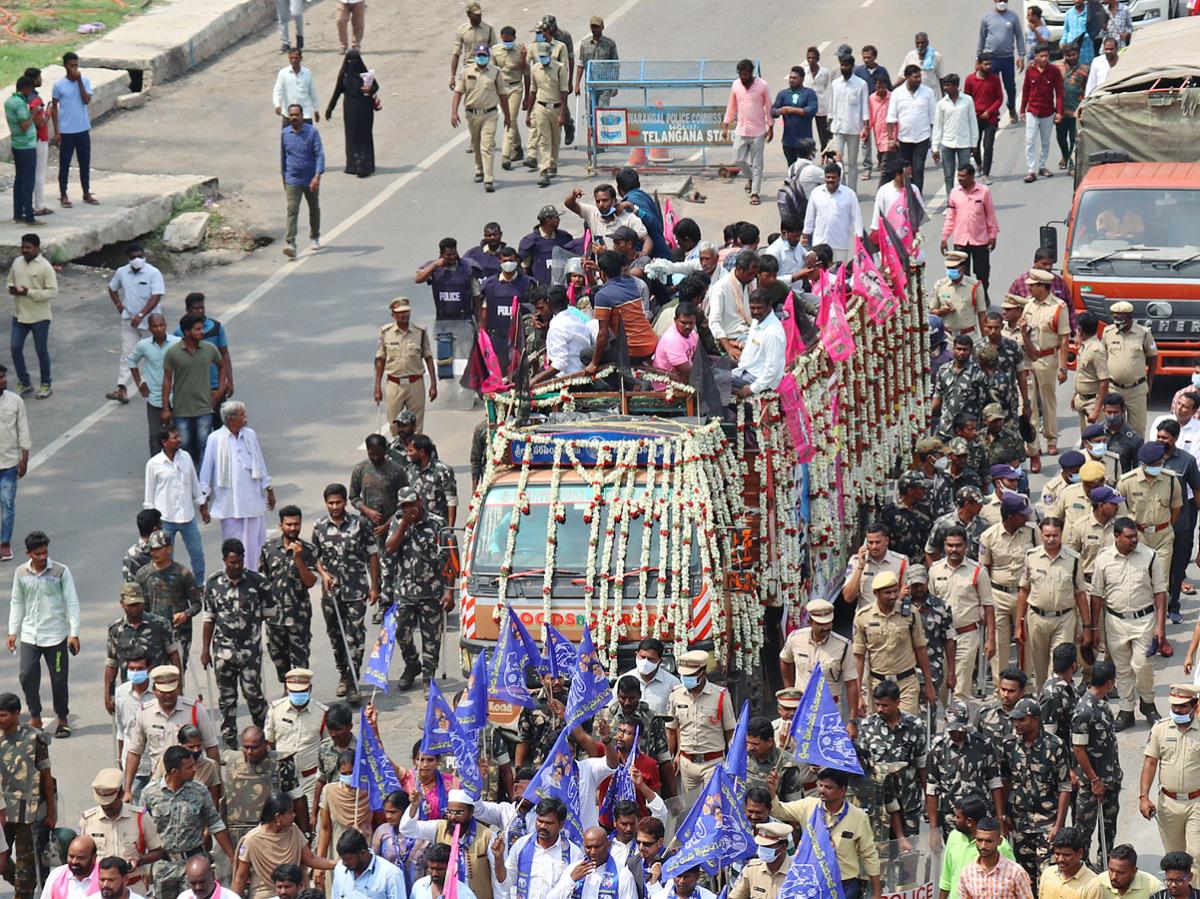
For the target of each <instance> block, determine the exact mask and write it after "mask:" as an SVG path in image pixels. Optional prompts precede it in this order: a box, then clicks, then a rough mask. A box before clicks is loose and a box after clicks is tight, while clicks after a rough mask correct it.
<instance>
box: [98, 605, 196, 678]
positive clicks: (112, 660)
mask: <svg viewBox="0 0 1200 899" xmlns="http://www.w3.org/2000/svg"><path fill="white" fill-rule="evenodd" d="M172 649H176V650H180V653H179V659H180V661H183V652H182V648H181V647H180V646H179V644H178V643H177V642H176V641H175V635H174V634H172V633H171V625H170V624H168V623H167V622H166V621H164V620H163V619H161V618H159V617H158V616H157V615H151V614H150V613H149V612H143V613H142V620H141V622H140V623H139V624H138V626H137V627H134V626H133V625H132V624H130V623H129V619H127V618H126V617H125V616H123V615H122V616H121V617H120V618H118V619H117V620H116V621H114V622H113V623H112V624H110V625H109V626H108V652H107V656H108V657H107V660H106V664H107V665H108V666H109V667H110V668H116V669H117V670H118V671H120V672H121V675H122V676H124V673H125V663H126V662H127V661H128V660H129V656H130V655H131V654H132V653H134V652H142V653H145V655H146V664H147V665H148V666H149V667H150V668H157V667H158V666H159V665H166V664H167V663H168V662H170V661H171V657H170V652H171V650H172Z"/></svg>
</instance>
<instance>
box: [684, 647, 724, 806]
mask: <svg viewBox="0 0 1200 899" xmlns="http://www.w3.org/2000/svg"><path fill="white" fill-rule="evenodd" d="M707 665H708V653H707V652H705V651H704V650H703V649H693V650H690V651H689V652H685V653H684V654H683V655H681V656H680V657H679V661H678V663H677V666H676V667H677V668H678V669H679V680H680V685H679V686H678V687H676V688H675V689H674V690H672V691H671V695H670V697H669V698H668V700H667V714H668V715H669V716H670V717H669V720H668V721H667V743H668V745H669V746H670V749H671V754H672V755H673V756H675V759H676V763H675V764H676V768H677V769H678V771H679V774H680V776H681V778H682V781H683V784H682V793H683V798H684V807H685V808H686V807H687V806H689V805H690V804H691V802H692V800H694V799H695V798H696V793H697V792H699V790H700V788H701V787H703V786H704V784H705V782H706V781H707V780H708V776H709V772H710V771H712V769H713V768H715V767H716V766H717V765H718V764H720V762H721V760H722V759H723V758H725V752H726V750H727V749H728V747H729V739H730V737H732V736H733V730H734V727H736V725H737V719H736V717H735V715H736V713H735V711H734V708H733V697H731V696H730V695H729V691H728V690H726V689H725V688H724V687H718V686H716V685H715V684H710V683H709V682H708V678H707V676H706V675H705V668H706V666H707Z"/></svg>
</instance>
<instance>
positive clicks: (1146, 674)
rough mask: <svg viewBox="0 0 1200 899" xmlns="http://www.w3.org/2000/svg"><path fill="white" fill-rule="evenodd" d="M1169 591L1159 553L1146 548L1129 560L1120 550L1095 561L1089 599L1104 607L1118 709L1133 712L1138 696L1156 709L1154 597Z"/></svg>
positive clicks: (1139, 548)
mask: <svg viewBox="0 0 1200 899" xmlns="http://www.w3.org/2000/svg"><path fill="white" fill-rule="evenodd" d="M1166 592H1167V572H1166V571H1165V570H1164V569H1163V567H1162V564H1161V562H1160V561H1159V558H1158V554H1157V553H1155V552H1154V550H1152V549H1148V548H1146V547H1145V546H1143V545H1142V544H1140V543H1139V544H1138V545H1137V546H1135V547H1134V548H1133V552H1131V553H1130V554H1129V555H1127V556H1124V555H1121V553H1120V552H1118V551H1117V548H1116V546H1111V547H1109V548H1108V549H1103V550H1101V551H1100V553H1099V554H1098V555H1097V556H1096V566H1095V570H1094V571H1093V572H1092V587H1091V595H1092V596H1098V597H1100V599H1101V601H1102V602H1103V604H1104V610H1105V612H1104V628H1105V631H1106V635H1107V641H1108V655H1109V658H1111V659H1112V661H1113V664H1114V665H1116V666H1117V693H1118V694H1119V696H1120V710H1121V711H1122V712H1130V713H1132V712H1133V699H1134V693H1135V692H1136V693H1137V694H1138V696H1139V697H1140V698H1141V701H1142V702H1144V703H1146V704H1149V705H1153V704H1154V669H1153V668H1152V667H1151V666H1150V660H1149V659H1147V658H1146V650H1147V649H1148V648H1149V647H1150V639H1151V637H1153V636H1154V625H1155V622H1156V620H1157V617H1158V616H1157V615H1156V614H1155V606H1154V596H1155V594H1157V593H1166Z"/></svg>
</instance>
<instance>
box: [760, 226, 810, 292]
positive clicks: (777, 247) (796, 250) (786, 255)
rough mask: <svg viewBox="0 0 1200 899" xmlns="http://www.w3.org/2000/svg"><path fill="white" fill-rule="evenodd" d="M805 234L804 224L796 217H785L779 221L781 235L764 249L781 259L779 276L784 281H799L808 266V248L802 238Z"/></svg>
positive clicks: (770, 254)
mask: <svg viewBox="0 0 1200 899" xmlns="http://www.w3.org/2000/svg"><path fill="white" fill-rule="evenodd" d="M803 236H804V225H803V224H802V223H801V222H799V221H798V220H796V219H793V218H785V219H783V220H782V221H780V223H779V236H778V237H777V238H775V242H774V243H772V244H771V245H770V246H769V247H767V248H766V249H765V250H763V252H764V253H766V254H767V255H769V256H774V257H775V258H776V259H778V260H779V275H778V278H779V280H780V281H783V282H784V283H788V284H790V283H791V282H793V281H799V280H800V278H801V275H800V272H802V271H804V269H805V267H806V266H805V264H804V257H805V256H807V255H808V250H806V249H805V248H804V243H803V241H802V240H801V238H803Z"/></svg>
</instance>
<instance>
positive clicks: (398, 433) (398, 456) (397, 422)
mask: <svg viewBox="0 0 1200 899" xmlns="http://www.w3.org/2000/svg"><path fill="white" fill-rule="evenodd" d="M416 433H418V432H417V416H416V414H414V413H413V411H412V410H411V409H404V410H402V411H400V412H397V413H396V417H395V418H394V419H393V420H392V434H393V435H394V436H393V437H392V442H391V443H389V444H388V451H387V455H388V460H389V461H390V462H394V463H396V464H397V465H399V466H400V468H401V470H402V471H403V472H404V473H405V475H407V476H408V480H409V483H411V482H412V476H413V474H414V472H413V464H412V459H410V458H409V457H408V442H409V441H410V440H412V438H413V435H414V434H416ZM397 489H399V487H397ZM393 501H395V497H393Z"/></svg>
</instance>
